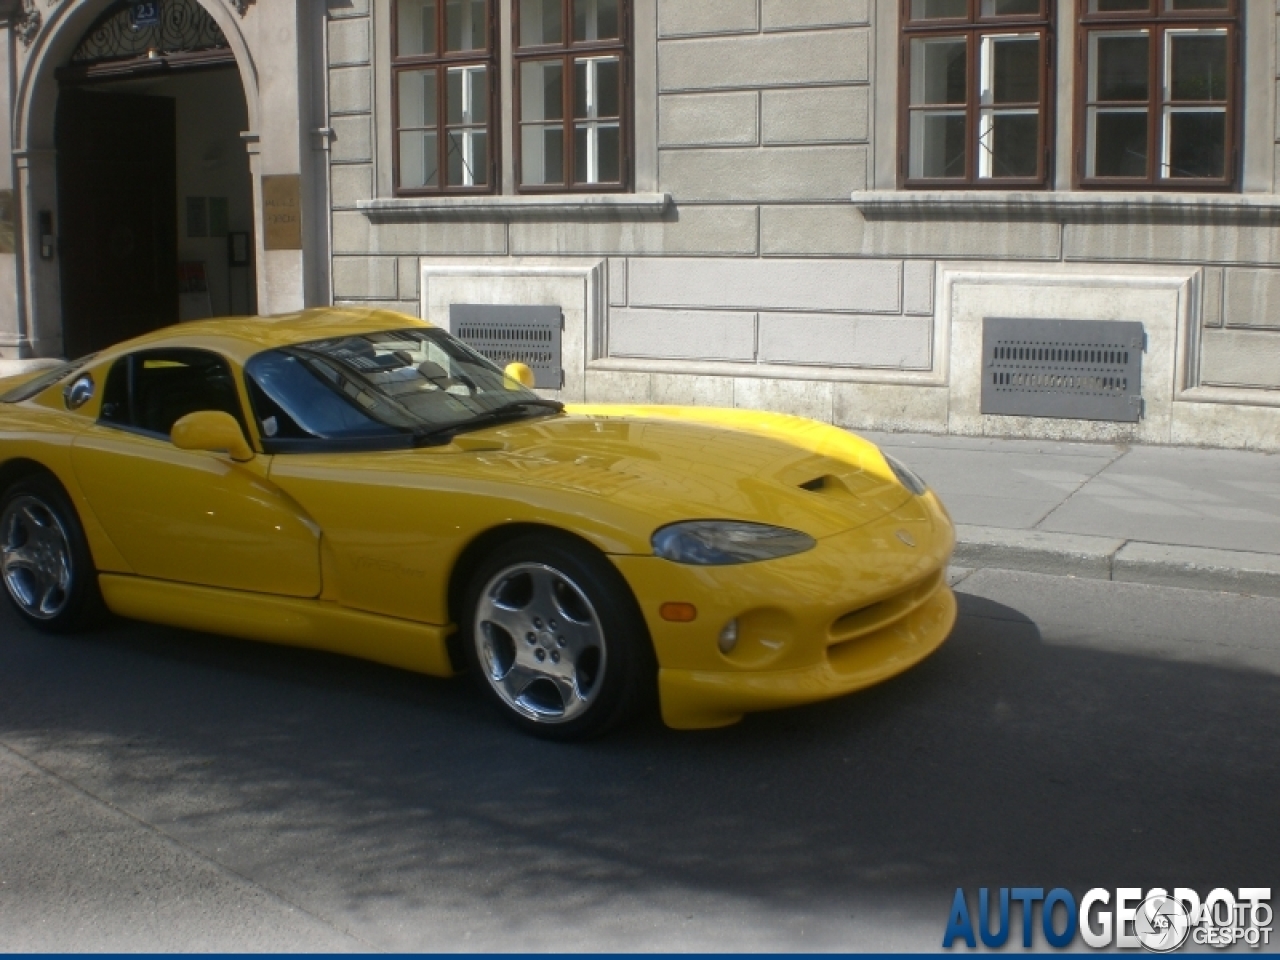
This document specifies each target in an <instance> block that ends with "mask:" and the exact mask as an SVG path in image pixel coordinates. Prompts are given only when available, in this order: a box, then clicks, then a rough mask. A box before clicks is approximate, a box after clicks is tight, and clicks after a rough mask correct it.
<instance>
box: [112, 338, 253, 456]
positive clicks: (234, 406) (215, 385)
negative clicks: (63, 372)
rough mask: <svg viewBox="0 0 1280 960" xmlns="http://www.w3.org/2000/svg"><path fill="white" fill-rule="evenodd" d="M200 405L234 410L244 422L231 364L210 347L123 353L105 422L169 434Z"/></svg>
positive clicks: (162, 434)
mask: <svg viewBox="0 0 1280 960" xmlns="http://www.w3.org/2000/svg"><path fill="white" fill-rule="evenodd" d="M199 410H219V411H222V412H223V413H229V414H231V416H233V417H235V418H236V420H237V422H239V423H240V426H241V428H242V429H243V427H244V414H243V411H242V410H241V408H240V398H239V396H238V395H237V393H236V387H235V380H234V378H233V377H232V374H231V368H230V366H229V365H228V364H227V362H226V361H225V360H224V359H222V357H220V356H218V355H217V354H216V353H210V352H208V351H207V350H145V351H142V352H139V353H133V354H130V355H129V356H127V357H121V358H120V359H119V360H117V361H116V363H115V365H114V366H112V368H111V372H110V373H109V374H108V375H107V383H106V387H105V388H104V389H103V392H102V414H101V420H102V422H104V423H109V424H112V425H115V426H119V427H125V428H128V429H134V430H142V431H145V432H147V433H153V434H158V435H160V436H164V437H167V436H169V433H170V431H172V430H173V425H174V424H175V423H177V422H178V421H179V420H181V419H182V418H183V417H185V416H186V415H187V414H189V413H195V412H197V411H199Z"/></svg>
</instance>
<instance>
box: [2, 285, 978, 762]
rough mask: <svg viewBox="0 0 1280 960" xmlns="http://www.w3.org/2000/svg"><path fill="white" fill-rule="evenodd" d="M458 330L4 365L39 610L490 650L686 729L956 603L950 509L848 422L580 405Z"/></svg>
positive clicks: (784, 701) (173, 339)
mask: <svg viewBox="0 0 1280 960" xmlns="http://www.w3.org/2000/svg"><path fill="white" fill-rule="evenodd" d="M529 374H530V371H529V370H528V368H527V367H523V366H522V365H520V364H513V365H511V366H509V367H507V368H506V369H502V368H500V367H498V366H497V365H495V364H494V363H492V362H491V361H490V360H488V359H486V358H485V357H483V356H481V355H480V354H479V353H477V352H476V351H474V350H473V349H471V348H470V347H469V346H467V345H466V344H464V343H463V342H461V341H459V340H457V339H455V338H453V337H452V336H450V335H449V334H448V333H447V332H445V331H444V330H442V329H440V328H438V327H435V326H432V325H431V324H428V323H424V322H422V321H420V320H417V319H414V318H411V317H406V316H402V315H399V314H395V313H389V312H385V311H376V310H368V311H357V310H346V309H319V310H309V311H304V312H302V313H298V314H293V315H287V316H278V317H268V318H228V319H220V320H209V321H200V322H195V323H187V324H182V325H180V326H177V327H172V328H169V329H166V330H161V331H158V332H156V333H152V334H148V335H146V336H143V337H140V338H138V339H135V340H131V341H129V342H127V343H123V344H120V345H119V346H116V347H114V348H112V349H109V350H104V351H102V352H101V353H98V354H96V355H94V356H90V357H85V358H83V359H80V360H76V361H73V362H71V363H66V364H63V365H60V366H57V367H55V368H52V369H48V370H45V371H40V372H37V373H28V374H24V375H21V376H18V377H11V378H8V379H7V380H4V381H0V569H2V573H3V579H4V585H5V588H6V590H5V592H6V594H7V596H8V597H9V599H10V600H11V601H12V603H13V606H14V607H15V609H16V610H17V612H18V614H19V615H20V616H21V617H22V618H23V619H24V620H26V621H27V622H29V623H30V624H31V625H32V626H34V627H37V628H40V629H43V630H46V631H53V632H59V631H70V630H75V629H80V628H84V627H87V626H89V625H90V624H92V623H93V622H94V621H95V620H96V619H97V618H98V617H100V616H102V615H104V614H106V613H108V612H109V613H114V614H117V615H119V616H124V617H132V618H136V619H140V620H147V621H152V622H156V623H162V624H169V625H173V626H177V627H183V628H188V629H194V630H203V631H208V632H212V633H219V634H225V635H231V636H236V637H242V638H247V639H254V640H262V641H268V642H274V643H283V644H293V645H298V646H304V647H312V648H317V649H323V650H329V651H334V652H338V653H342V654H348V655H353V656H357V657H363V658H367V659H370V660H375V661H379V662H381V663H385V664H391V665H393V666H397V667H401V668H406V669H409V670H415V671H419V672H421V673H426V674H434V675H440V676H448V675H452V674H454V673H456V672H459V671H464V670H465V671H467V672H469V673H471V674H472V675H473V676H474V677H475V678H476V679H477V682H478V685H479V687H480V689H481V690H482V691H483V693H484V695H485V696H487V697H488V698H489V699H490V700H491V701H492V702H493V704H494V705H495V706H496V707H497V708H498V709H499V710H500V711H501V712H502V713H504V714H505V715H506V716H507V717H508V718H509V719H510V720H511V721H513V722H514V723H516V724H517V725H518V726H521V727H523V728H524V729H525V730H527V731H529V732H531V733H534V734H536V735H539V736H544V737H548V738H552V739H562V740H568V739H578V738H583V737H587V736H592V735H596V734H599V733H601V732H603V731H605V730H607V729H609V728H610V727H612V726H614V725H615V724H617V723H618V722H620V721H622V720H624V719H626V718H628V717H629V716H631V715H633V714H634V713H636V712H637V711H640V710H642V709H644V707H645V705H646V703H651V702H653V701H655V700H656V702H657V705H658V707H659V708H660V710H661V715H662V717H663V719H664V720H665V722H666V723H667V724H668V725H669V726H671V727H675V728H700V727H701V728H706V727H717V726H724V725H727V724H730V723H733V722H735V721H737V720H739V719H740V718H741V717H742V715H743V714H744V713H747V712H750V711H756V710H765V709H771V708H775V707H784V706H788V705H793V704H800V703H807V702H812V701H816V700H821V699H825V698H828V697H834V696H838V695H841V694H845V693H848V692H850V691H854V690H858V689H860V688H863V687H867V686H869V685H871V684H874V683H878V682H879V681H882V680H884V679H886V678H888V677H890V676H893V675H895V674H897V673H900V672H901V671H903V670H906V669H907V668H909V667H910V666H912V665H913V664H915V663H917V662H919V661H920V660H922V659H924V658H925V657H926V656H928V655H929V654H930V653H931V652H932V651H934V650H935V649H936V648H937V647H938V646H939V645H940V644H941V643H942V642H943V641H944V640H945V639H946V637H947V635H948V634H949V633H950V631H951V628H952V626H953V624H954V621H955V614H956V607H955V599H954V597H953V595H952V593H951V590H950V589H949V587H948V586H947V583H946V579H945V565H946V563H947V560H948V558H949V556H950V553H951V550H952V547H953V545H954V533H953V528H952V525H951V521H950V519H949V518H948V516H947V514H946V511H945V510H944V509H943V507H942V505H941V504H940V503H939V502H938V500H937V499H936V498H935V496H934V495H933V493H932V492H930V490H929V489H928V487H927V486H926V485H925V483H924V482H923V481H922V480H921V479H920V478H919V477H918V476H916V475H915V474H914V473H912V472H911V470H910V469H908V468H907V467H906V466H904V465H902V464H900V463H898V462H896V461H895V460H893V459H892V458H890V457H887V456H885V455H884V454H882V453H881V452H880V451H879V450H878V449H877V448H876V447H875V446H874V445H873V444H871V443H869V442H867V441H865V440H862V439H859V438H858V437H856V436H854V435H852V434H850V433H848V432H846V431H844V430H840V429H838V428H836V427H833V426H829V425H825V424H819V423H815V422H813V421H809V420H804V419H800V418H797V417H791V416H783V415H778V414H773V413H766V412H759V411H751V410H717V409H704V408H698V407H676V406H595V405H577V406H574V405H571V406H564V405H562V404H561V403H559V402H557V401H554V400H550V399H547V398H545V397H542V396H539V395H538V394H537V393H535V392H534V391H533V390H532V389H531V388H530V385H531V383H532V378H531V377H530V375H529Z"/></svg>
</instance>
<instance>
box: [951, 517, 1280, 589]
mask: <svg viewBox="0 0 1280 960" xmlns="http://www.w3.org/2000/svg"><path fill="white" fill-rule="evenodd" d="M951 562H952V564H954V565H955V566H957V567H968V568H976V567H996V568H999V569H1004V570H1023V571H1026V572H1028V573H1045V574H1050V575H1053V576H1069V577H1080V578H1083V579H1088V580H1115V581H1118V582H1124V583H1148V584H1152V585H1155V586H1162V587H1182V588H1184V589H1190V590H1216V591H1222V592H1226V593H1245V594H1254V595H1257V596H1264V597H1280V556H1276V555H1274V554H1269V553H1246V552H1244V551H1240V550H1215V549H1210V548H1208V547H1183V546H1170V545H1167V544H1160V543H1143V542H1141V541H1138V540H1120V539H1113V538H1111V537H1094V536H1084V535H1081V534H1072V533H1046V532H1043V531H1040V530H1008V529H1004V528H1002V527H975V526H969V525H966V524H957V525H956V549H955V554H954V555H953V556H952V559H951Z"/></svg>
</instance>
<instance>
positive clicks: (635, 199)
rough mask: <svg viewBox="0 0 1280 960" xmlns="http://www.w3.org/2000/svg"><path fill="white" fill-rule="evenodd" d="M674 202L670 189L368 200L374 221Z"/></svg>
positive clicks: (363, 207)
mask: <svg viewBox="0 0 1280 960" xmlns="http://www.w3.org/2000/svg"><path fill="white" fill-rule="evenodd" d="M670 206H671V194H669V193H582V194H565V193H557V194H522V195H519V196H509V195H508V196H492V195H488V196H482V197H383V198H379V199H376V200H362V201H361V202H360V203H359V204H358V207H357V209H359V210H360V212H361V213H363V214H364V215H365V216H366V217H368V218H369V219H370V220H454V219H476V218H484V219H495V220H517V219H526V218H535V217H543V218H545V217H574V218H582V217H599V218H600V219H602V220H609V219H624V218H639V217H657V216H661V215H662V214H663V213H665V212H666V210H667V208H668V207H670Z"/></svg>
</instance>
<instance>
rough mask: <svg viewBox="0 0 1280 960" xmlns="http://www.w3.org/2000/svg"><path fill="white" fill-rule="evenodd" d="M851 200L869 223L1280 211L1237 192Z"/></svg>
mask: <svg viewBox="0 0 1280 960" xmlns="http://www.w3.org/2000/svg"><path fill="white" fill-rule="evenodd" d="M850 200H852V201H853V203H854V205H855V206H856V207H857V208H858V209H859V210H860V211H861V212H862V214H863V216H865V217H866V218H867V219H869V220H897V219H907V218H910V217H917V216H918V217H922V218H926V219H927V218H934V219H938V218H950V219H955V218H961V219H962V218H965V217H978V218H982V217H999V218H1002V219H1007V218H1013V219H1020V220H1074V219H1082V218H1088V219H1091V218H1096V217H1105V216H1123V217H1133V218H1137V219H1152V220H1155V219H1171V220H1182V219H1186V218H1188V217H1195V218H1209V219H1222V220H1243V219H1249V218H1256V217H1271V216H1274V215H1275V214H1276V213H1277V212H1280V196H1277V195H1275V194H1240V193H1155V192H1148V193H1138V192H1135V193H1119V192H1102V191H1099V192H1096V193H1095V192H1091V191H1084V190H1072V191H1051V190H1043V191H1032V190H1025V191H1022V190H867V191H861V192H858V193H854V194H853V195H851V196H850Z"/></svg>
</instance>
